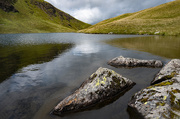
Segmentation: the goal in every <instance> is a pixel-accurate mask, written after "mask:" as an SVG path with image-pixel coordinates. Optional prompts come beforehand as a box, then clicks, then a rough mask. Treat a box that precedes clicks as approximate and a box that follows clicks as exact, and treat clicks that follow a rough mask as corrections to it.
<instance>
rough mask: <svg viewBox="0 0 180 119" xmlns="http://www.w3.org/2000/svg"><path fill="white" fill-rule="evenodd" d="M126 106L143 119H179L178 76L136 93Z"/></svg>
mask: <svg viewBox="0 0 180 119" xmlns="http://www.w3.org/2000/svg"><path fill="white" fill-rule="evenodd" d="M144 94H146V95H144ZM128 106H129V108H133V109H135V110H136V111H135V113H136V112H138V113H139V114H140V115H143V117H144V118H145V119H152V118H153V119H154V118H155V119H164V118H165V119H177V118H180V75H178V76H176V77H174V78H172V79H171V80H166V81H164V82H161V83H159V84H155V85H153V86H150V87H147V88H145V89H143V90H141V91H139V92H137V93H136V94H135V95H134V96H133V97H132V99H131V100H130V102H129V103H128Z"/></svg>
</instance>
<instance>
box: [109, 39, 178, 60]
mask: <svg viewBox="0 0 180 119" xmlns="http://www.w3.org/2000/svg"><path fill="white" fill-rule="evenodd" d="M107 43H108V44H110V45H113V46H116V47H120V48H127V49H132V50H139V51H144V52H149V53H151V54H154V55H158V56H162V57H165V58H170V59H173V58H180V53H179V52H180V37H179V36H150V37H139V38H123V39H114V40H110V41H107Z"/></svg>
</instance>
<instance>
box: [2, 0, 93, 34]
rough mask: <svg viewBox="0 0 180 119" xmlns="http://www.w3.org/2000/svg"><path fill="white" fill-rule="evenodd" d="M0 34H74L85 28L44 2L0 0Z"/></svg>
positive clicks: (79, 22) (42, 0)
mask: <svg viewBox="0 0 180 119" xmlns="http://www.w3.org/2000/svg"><path fill="white" fill-rule="evenodd" d="M0 16H1V17H0V33H42V32H75V31H77V30H80V29H83V28H87V27H88V26H90V25H89V24H86V23H83V22H81V21H79V20H77V19H75V18H73V17H72V16H70V15H69V14H67V13H65V12H63V11H61V10H58V9H57V8H55V7H54V6H52V5H51V4H50V3H48V2H45V1H44V0H1V1H0Z"/></svg>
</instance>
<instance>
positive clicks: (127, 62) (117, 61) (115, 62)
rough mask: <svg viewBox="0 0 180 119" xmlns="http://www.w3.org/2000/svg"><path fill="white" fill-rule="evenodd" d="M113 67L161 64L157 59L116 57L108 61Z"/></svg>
mask: <svg viewBox="0 0 180 119" xmlns="http://www.w3.org/2000/svg"><path fill="white" fill-rule="evenodd" d="M108 64H109V65H111V66H114V67H162V66H163V64H162V62H161V61H159V60H139V59H134V58H124V57H123V56H119V57H116V58H114V59H112V60H110V61H109V62H108Z"/></svg>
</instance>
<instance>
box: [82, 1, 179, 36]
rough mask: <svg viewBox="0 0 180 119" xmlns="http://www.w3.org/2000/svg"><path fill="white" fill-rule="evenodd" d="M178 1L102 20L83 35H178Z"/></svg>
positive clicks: (84, 30) (85, 30)
mask: <svg viewBox="0 0 180 119" xmlns="http://www.w3.org/2000/svg"><path fill="white" fill-rule="evenodd" d="M179 6H180V0H176V1H173V2H169V3H166V4H162V5H160V6H157V7H153V8H149V9H145V10H142V11H139V12H135V13H128V14H123V15H120V16H117V17H115V18H111V19H107V20H104V21H102V22H100V23H97V24H95V25H93V26H91V27H88V28H87V29H83V30H80V31H79V32H84V33H105V34H106V33H114V34H151V35H152V34H156V35H180V7H179Z"/></svg>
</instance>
